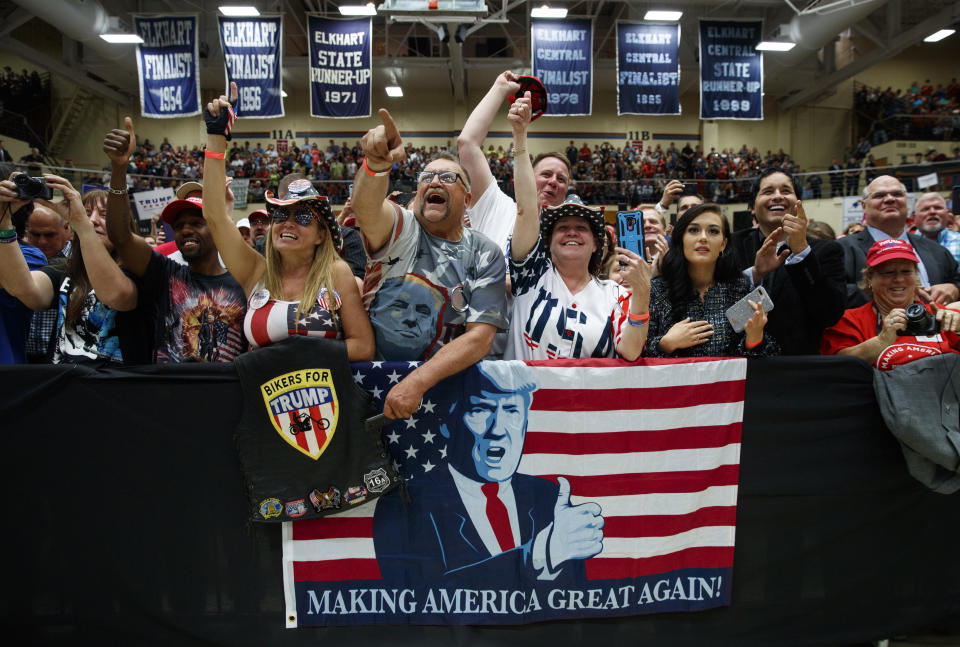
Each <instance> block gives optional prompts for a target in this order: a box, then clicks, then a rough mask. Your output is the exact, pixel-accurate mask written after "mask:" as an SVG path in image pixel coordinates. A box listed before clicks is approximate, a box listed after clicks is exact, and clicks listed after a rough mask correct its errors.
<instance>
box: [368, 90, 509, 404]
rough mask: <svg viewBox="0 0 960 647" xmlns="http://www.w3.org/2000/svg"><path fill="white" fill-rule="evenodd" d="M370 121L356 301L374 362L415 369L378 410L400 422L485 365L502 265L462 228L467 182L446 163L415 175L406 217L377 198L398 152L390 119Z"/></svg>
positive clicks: (500, 296)
mask: <svg viewBox="0 0 960 647" xmlns="http://www.w3.org/2000/svg"><path fill="white" fill-rule="evenodd" d="M380 118H381V120H382V121H383V124H382V125H380V126H377V127H376V128H373V129H371V130H369V131H368V132H367V134H366V135H364V136H363V141H362V142H361V146H362V148H363V154H364V156H365V158H364V161H363V165H362V167H361V168H360V170H359V171H358V172H357V177H356V180H355V184H354V191H353V198H352V202H353V212H354V214H355V215H356V218H357V224H358V225H359V226H360V231H361V233H362V234H363V238H364V244H365V245H366V249H367V257H368V258H367V272H366V279H365V281H364V289H363V293H364V303H366V304H368V306H367V308H368V310H369V312H370V321H371V323H372V324H373V329H374V335H375V336H376V340H377V354H378V356H379V358H380V359H385V360H402V361H411V360H418V361H423V362H424V363H423V364H422V365H420V366H419V367H418V368H417V369H416V370H414V371H413V372H412V373H410V374H409V375H408V376H407V377H406V378H404V379H403V380H402V381H401V382H400V383H399V384H397V385H396V386H394V387H393V388H392V389H391V390H390V392H389V393H388V394H387V397H386V400H385V401H384V406H383V411H384V413H386V414H387V416H389V417H391V418H407V417H409V416H410V415H412V414H413V413H414V412H415V411H416V410H417V409H418V408H419V407H420V402H421V400H422V398H423V394H424V393H425V392H426V391H427V389H429V388H430V387H432V386H433V385H434V384H436V383H437V382H439V381H440V380H442V379H443V378H445V377H448V376H450V375H453V374H454V373H458V372H460V371H462V370H463V369H465V368H466V367H468V366H470V365H472V364H474V363H475V362H477V361H479V360H480V359H482V358H483V357H485V356H486V355H487V354H488V353H489V352H490V348H491V345H492V343H493V336H494V333H496V331H497V330H498V329H505V328H506V321H505V319H504V311H505V309H506V292H505V286H504V277H505V275H506V265H505V263H504V257H503V252H502V251H501V250H500V249H499V248H498V247H497V245H496V244H495V243H494V242H493V241H491V240H490V239H489V238H487V237H486V236H484V235H483V234H481V233H479V232H477V231H475V230H473V229H469V228H464V226H463V214H464V211H465V210H466V208H467V207H468V206H469V205H470V197H471V193H470V176H469V175H468V173H467V171H466V170H465V169H464V168H463V167H462V166H461V165H460V163H459V161H458V160H457V159H456V158H455V157H454V156H453V155H452V154H450V153H445V152H441V153H437V154H436V155H435V156H434V158H433V159H432V160H431V161H430V162H429V163H428V164H427V165H426V166H425V167H424V169H423V171H422V172H421V173H420V174H419V176H418V177H417V195H416V197H415V198H414V200H413V203H412V204H411V206H412V207H413V211H409V210H407V209H403V208H401V207H400V206H399V205H397V204H396V203H394V202H391V201H389V200H386V199H384V197H383V196H385V195H386V194H387V189H388V182H389V172H390V168H391V166H392V165H393V164H395V163H397V162H402V161H403V160H404V158H405V157H406V153H405V151H404V147H403V141H402V140H401V138H400V133H399V131H398V130H397V127H396V125H395V124H394V122H393V119H392V118H391V117H390V113H389V112H387V111H386V110H382V109H381V110H380ZM382 286H386V288H385V289H384V290H383V292H382V293H381V292H380V288H381V287H382ZM403 339H406V340H407V341H406V343H401V341H400V340H403Z"/></svg>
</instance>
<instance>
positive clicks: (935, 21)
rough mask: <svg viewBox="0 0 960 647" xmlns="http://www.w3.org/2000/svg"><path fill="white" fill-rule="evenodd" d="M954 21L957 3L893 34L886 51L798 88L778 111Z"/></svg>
mask: <svg viewBox="0 0 960 647" xmlns="http://www.w3.org/2000/svg"><path fill="white" fill-rule="evenodd" d="M958 17H960V0H958V1H957V2H954V3H953V4H951V5H950V6H948V7H945V8H944V9H942V10H941V11H938V12H937V13H935V14H933V15H932V16H930V17H929V18H927V19H926V20H924V21H923V22H921V23H918V24H917V25H915V26H914V27H912V28H911V29H908V30H907V31H905V32H902V33H899V34H897V35H896V36H895V37H894V38H892V39H891V40H890V41H889V43H888V44H887V46H886V47H878V48H877V49H875V50H873V51H872V52H870V53H869V54H867V55H866V56H862V57H860V58H858V59H857V60H855V61H853V62H852V63H850V64H848V65H845V66H844V67H842V68H840V69H839V70H837V71H836V72H833V73H832V74H828V75H827V76H825V77H824V78H822V79H820V80H819V81H818V82H817V83H815V84H813V85H805V86H803V87H801V88H796V90H797V92H795V93H794V94H792V95H790V96H788V97H787V98H785V99H783V100H782V101H781V102H780V108H781V109H783V110H790V109H791V108H796V107H797V106H801V105H803V104H805V103H807V102H808V101H812V100H814V99H816V98H817V97H818V96H820V95H821V94H823V93H825V92H826V91H827V90H828V89H829V88H832V87H833V86H835V85H837V84H838V83H840V82H841V81H845V80H846V79H849V78H850V77H851V76H854V75H855V74H857V73H859V72H862V71H863V70H865V69H867V68H868V67H871V66H873V65H876V64H877V63H880V62H881V61H884V60H886V59H888V58H890V57H891V56H896V55H897V54H899V53H900V52H902V51H903V50H905V49H906V48H908V47H910V46H911V45H914V44H916V43H919V42H920V41H921V40H923V39H924V38H925V37H926V36H928V35H929V34H931V33H933V32H934V31H935V30H937V29H938V28H940V27H942V26H943V25H946V24H950V23H952V22H953V21H954V20H955V19H956V18H958Z"/></svg>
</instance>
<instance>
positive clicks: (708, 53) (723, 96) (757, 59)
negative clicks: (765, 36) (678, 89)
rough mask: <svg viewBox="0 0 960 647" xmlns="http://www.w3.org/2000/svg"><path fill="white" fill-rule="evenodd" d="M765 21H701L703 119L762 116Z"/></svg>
mask: <svg viewBox="0 0 960 647" xmlns="http://www.w3.org/2000/svg"><path fill="white" fill-rule="evenodd" d="M762 28H763V23H762V22H761V21H759V20H753V21H729V20H725V21H718V20H701V21H700V118H701V119H763V54H762V53H761V52H759V51H757V45H758V44H759V43H760V36H761V32H762Z"/></svg>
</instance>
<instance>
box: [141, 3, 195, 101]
mask: <svg viewBox="0 0 960 647" xmlns="http://www.w3.org/2000/svg"><path fill="white" fill-rule="evenodd" d="M133 28H134V31H135V32H136V33H137V35H138V36H140V38H142V39H143V43H141V44H140V45H137V71H138V72H139V76H140V114H141V115H143V116H144V117H159V118H172V117H190V116H192V115H199V114H200V75H199V73H198V71H199V59H200V53H199V45H198V43H197V15H196V14H183V15H173V16H134V17H133Z"/></svg>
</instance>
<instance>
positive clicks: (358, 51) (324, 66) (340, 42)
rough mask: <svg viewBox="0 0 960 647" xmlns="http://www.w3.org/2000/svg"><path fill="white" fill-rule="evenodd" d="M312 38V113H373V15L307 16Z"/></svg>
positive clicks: (340, 115)
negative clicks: (355, 17)
mask: <svg viewBox="0 0 960 647" xmlns="http://www.w3.org/2000/svg"><path fill="white" fill-rule="evenodd" d="M307 23H308V26H307V31H308V34H309V37H310V116H311V117H333V118H335V119H346V118H351V117H369V116H370V95H371V86H372V81H371V80H372V77H373V74H372V62H373V54H372V49H371V44H370V40H371V29H370V25H371V22H370V18H361V19H359V20H332V19H328V18H320V17H319V16H307Z"/></svg>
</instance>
